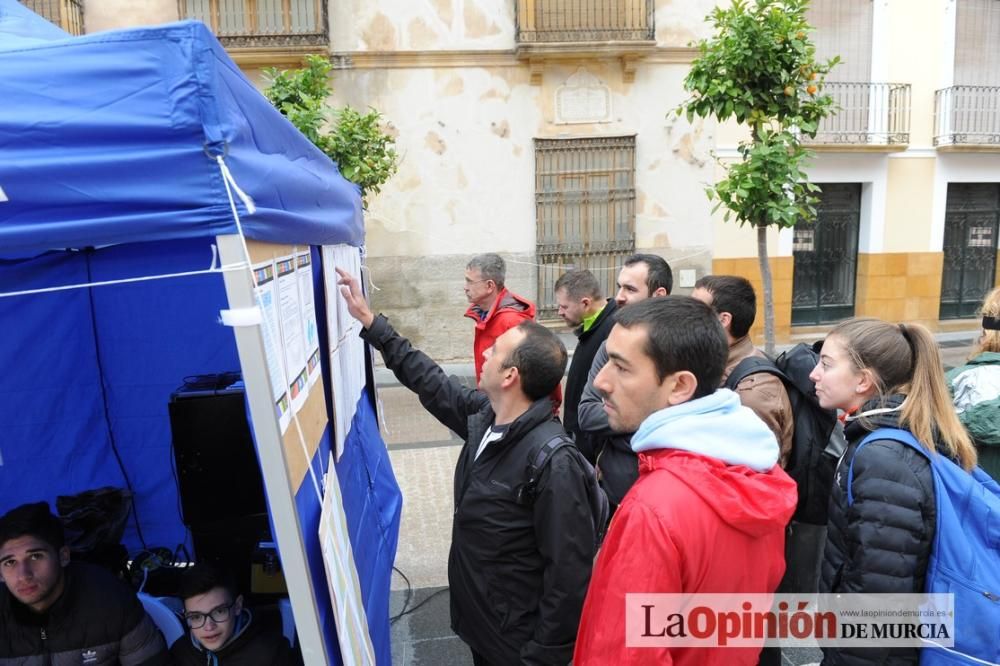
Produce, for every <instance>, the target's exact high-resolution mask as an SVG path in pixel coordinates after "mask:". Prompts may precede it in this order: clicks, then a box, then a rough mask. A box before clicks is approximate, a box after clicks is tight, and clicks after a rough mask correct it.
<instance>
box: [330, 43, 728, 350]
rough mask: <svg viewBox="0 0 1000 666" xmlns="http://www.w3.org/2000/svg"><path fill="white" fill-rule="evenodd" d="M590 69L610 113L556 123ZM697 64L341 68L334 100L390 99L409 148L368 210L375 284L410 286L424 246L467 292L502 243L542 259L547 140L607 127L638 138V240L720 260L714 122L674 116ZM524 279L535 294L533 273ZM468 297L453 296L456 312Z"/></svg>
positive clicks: (458, 327) (679, 257) (388, 108)
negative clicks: (476, 261)
mask: <svg viewBox="0 0 1000 666" xmlns="http://www.w3.org/2000/svg"><path fill="white" fill-rule="evenodd" d="M581 68H583V69H585V70H586V72H588V73H589V74H590V75H591V76H593V77H596V79H598V80H599V81H600V83H601V84H603V85H606V86H607V87H608V89H609V91H610V95H611V114H610V121H609V122H602V123H589V124H561V123H557V122H556V121H557V120H558V119H557V114H556V108H555V99H556V92H557V90H558V89H559V87H560V86H562V85H563V84H564V83H565V81H566V80H567V79H568V78H569V77H571V76H573V75H574V74H576V73H578V71H579V70H580V69H581ZM685 72H686V66H684V65H669V64H662V63H647V64H640V65H639V67H638V70H637V72H636V77H635V81H634V82H633V83H629V84H626V83H624V82H623V81H622V74H621V69H620V66H619V64H618V63H617V61H604V62H602V61H588V62H586V63H584V62H576V63H554V64H551V65H548V66H547V67H546V70H545V77H544V80H543V83H542V85H541V86H533V85H531V83H530V79H529V70H528V68H527V67H526V66H522V65H512V66H507V67H425V68H420V69H417V68H414V69H402V68H399V69H360V68H359V69H348V70H340V71H336V72H335V73H334V81H333V83H334V87H335V90H336V93H335V97H336V100H335V104H345V103H349V104H352V105H355V106H359V107H364V106H369V105H371V106H374V107H375V108H378V109H379V110H380V111H382V112H383V114H384V115H385V117H386V120H387V123H389V125H390V126H391V131H393V132H394V133H396V135H397V147H398V149H399V152H400V155H401V157H402V163H401V166H400V170H399V173H398V174H397V175H396V176H395V177H394V178H393V179H392V180H391V181H390V182H389V183H388V184H387V185H386V187H385V188H384V189H383V192H382V194H381V195H379V196H378V197H376V198H375V199H374V200H373V201H372V202H371V206H370V210H369V213H368V216H367V234H368V235H367V249H368V255H369V257H370V258H371V260H372V267H373V276H374V277H375V282H376V284H379V285H380V286H383V285H385V286H386V288H387V289H388V290H391V291H392V290H402V291H404V292H408V291H409V290H411V289H412V284H413V282H412V280H411V279H410V278H408V277H406V276H405V275H403V273H402V272H400V271H397V270H395V269H396V267H397V266H400V265H403V264H406V263H407V262H408V261H409V260H411V259H417V260H419V261H428V262H430V263H433V265H434V266H436V267H437V268H435V269H434V271H441V272H444V273H447V274H448V276H450V277H449V279H451V280H453V284H452V286H451V287H449V289H451V290H452V291H454V292H455V293H457V294H458V296H457V297H458V298H459V299H461V297H462V296H461V275H462V271H463V269H464V266H465V262H466V261H467V260H468V258H469V257H470V256H471V255H473V254H476V253H478V252H487V251H495V252H500V253H510V254H513V255H517V256H523V257H532V258H533V255H534V249H535V241H536V237H535V175H534V174H535V159H534V143H533V141H534V139H535V138H571V137H580V136H595V135H596V136H601V135H606V136H617V135H626V134H635V135H636V137H637V138H636V148H637V150H636V246H637V248H639V249H645V250H654V251H657V252H659V253H661V254H663V255H664V256H666V257H667V258H668V260H670V261H671V262H672V264H674V265H675V267H677V268H679V267H681V266H683V267H688V266H691V267H695V268H696V269H697V270H698V271H699V274H701V273H704V272H706V271H707V270H709V267H710V265H711V255H710V251H709V248H710V246H711V242H712V238H711V236H712V234H711V226H710V224H709V205H708V201H707V200H706V199H705V196H704V191H703V189H704V186H705V184H706V183H708V182H710V181H711V179H712V175H713V171H712V162H711V159H710V157H709V147H710V145H711V143H712V141H713V135H712V128H713V127H714V125H712V124H704V123H701V122H696V123H695V124H694V125H689V124H688V123H687V121H686V120H684V119H677V118H675V117H673V116H669V115H668V112H669V110H670V109H671V108H673V107H674V106H676V105H677V104H678V103H679V102H680V100H681V99H682V91H681V89H680V82H681V80H682V78H683V76H684V73H685ZM376 260H384V261H376ZM419 261H418V263H419ZM529 263H531V262H529ZM522 290H523V293H524V294H525V295H526V296H529V297H531V298H535V297H536V296H537V294H536V293H535V290H536V287H535V284H534V279H533V278H532V280H530V281H529V282H528V283H527V284H525V285H524V286H523V287H522ZM426 300H431V301H435V300H440V299H436V298H430V299H422V303H421V304H419V305H417V304H414V305H409V304H408V301H407V300H406V299H403V301H402V302H398V303H397V302H392V301H391V302H388V303H386V305H385V306H384V307H387V308H389V309H390V310H391V314H394V315H395V316H402V317H407V316H410V315H408V314H406V313H405V312H406V310H407V309H424V308H426V307H427V305H426ZM458 305H460V303H458V304H456V303H452V304H450V305H449V312H450V311H453V310H455V309H456V308H457V307H458ZM459 314H460V313H459ZM452 321H453V324H452V326H453V328H451V329H450V330H451V331H452V332H453V333H455V334H459V333H460V332H461V331H463V330H464V329H465V328H467V327H466V326H464V325H465V324H466V323H467V322H464V321H462V320H461V318H460V317H458V316H456V317H452ZM416 328H422V329H423V330H427V327H416ZM447 337H448V336H447V334H445V335H443V336H442V338H441V339H442V347H441V348H440V349H435V348H433V347H432V348H431V349H430V351H431V352H432V353H437V354H438V355H442V356H447V355H448V354H450V353H454V352H453V351H449V350H451V349H453V348H452V347H451V346H450V345H447V344H444V342H443V341H444V340H445V339H447ZM418 340H419V338H418ZM432 344H433V343H432ZM465 347H466V345H464V344H463V345H460V346H459V349H461V350H465Z"/></svg>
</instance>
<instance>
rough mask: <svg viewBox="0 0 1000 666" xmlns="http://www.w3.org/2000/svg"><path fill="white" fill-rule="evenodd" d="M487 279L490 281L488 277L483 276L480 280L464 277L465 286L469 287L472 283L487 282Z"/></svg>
mask: <svg viewBox="0 0 1000 666" xmlns="http://www.w3.org/2000/svg"><path fill="white" fill-rule="evenodd" d="M489 281H490V280H489V278H483V279H482V280H470V279H469V278H465V286H466V287H471V286H472V285H474V284H479V283H480V282H489Z"/></svg>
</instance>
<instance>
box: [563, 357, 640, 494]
mask: <svg viewBox="0 0 1000 666" xmlns="http://www.w3.org/2000/svg"><path fill="white" fill-rule="evenodd" d="M605 343H606V341H604V342H601V344H600V348H599V349H598V350H597V354H595V355H594V361H593V363H591V366H590V374H589V375H588V376H587V386H586V387H584V389H583V396H581V398H580V405H579V408H578V409H577V418H578V420H579V424H580V425H579V427H580V429H581V430H582V431H583V432H584V433H586V434H587V435H588V437H589V439H588V443H589V444H590V446H591V447H592V450H593V454H594V458H595V459H594V460H593V461H592V462H594V463H595V466H596V467H597V470H598V473H599V474H600V477H601V487H602V488H604V492H606V493H607V495H608V501H609V502H611V507H612V508H615V507H617V506H618V505H619V504H621V503H622V498H623V497H625V493H627V492H628V490H629V488H631V487H632V484H633V483H635V482H636V479H638V478H639V457H638V456H637V455H636V453H635V451H633V450H632V433H630V432H626V433H622V432H612V430H611V426H610V425H609V424H608V414H607V412H605V411H604V400H603V398H602V396H601V393H600V391H598V390H597V389H596V388H594V377H596V376H597V373H598V372H600V371H601V368H603V367H604V364H605V363H607V362H608V348H607V345H606V344H605Z"/></svg>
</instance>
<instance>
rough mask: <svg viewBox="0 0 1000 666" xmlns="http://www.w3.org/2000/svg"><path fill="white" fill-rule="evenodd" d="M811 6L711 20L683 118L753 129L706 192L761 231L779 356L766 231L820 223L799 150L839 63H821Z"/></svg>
mask: <svg viewBox="0 0 1000 666" xmlns="http://www.w3.org/2000/svg"><path fill="white" fill-rule="evenodd" d="M808 4H809V3H808V0H733V2H732V4H731V5H730V6H729V7H728V8H722V7H718V8H716V9H715V10H713V11H712V13H711V14H709V16H708V18H707V20H708V21H709V22H710V23H711V25H712V26H713V28H714V34H713V35H712V37H710V38H708V39H705V40H702V41H701V42H699V43H698V45H697V46H698V50H699V56H698V57H697V58H696V59H695V61H694V62H693V63H692V65H691V71H690V72H689V73H688V75H687V77H686V78H685V79H684V89H685V90H686V91H688V92H689V93H690V94H691V97H690V98H689V99H688V100H687V101H686V102H685V103H684V104H682V105H681V106H680V108H678V109H677V113H678V114H685V115H686V116H687V118H688V121H689V122H690V121H692V120H693V119H694V117H695V116H698V117H701V118H706V117H710V116H711V117H714V118H716V119H717V120H719V121H726V120H729V119H730V118H734V119H735V120H736V121H737V122H739V123H741V124H745V125H748V126H749V128H750V139H749V140H748V141H743V142H741V143H740V145H739V156H740V159H739V160H737V161H735V162H733V163H730V164H723V167H724V168H725V169H726V177H725V178H724V179H722V180H720V181H718V182H717V183H715V185H714V186H711V187H708V188H707V190H706V192H707V194H708V196H709V198H710V199H711V200H714V201H715V202H716V205H715V208H713V212H715V211H716V210H718V209H719V207H724V208H725V213H724V217H725V220H726V221H729V220H731V219H732V220H735V222H736V223H738V224H739V225H740V226H742V225H745V224H749V225H750V226H752V227H756V229H757V257H758V260H759V262H760V273H761V279H762V281H763V283H764V336H765V345H766V350H767V352H768V353H770V354H773V353H774V295H773V289H772V283H771V268H770V264H769V263H768V257H767V228H768V227H779V228H781V227H792V226H794V225H795V223H796V222H797V221H812V220H814V219H815V217H816V208H815V205H816V203H817V201H818V199H817V197H816V196H815V193H816V192H817V191H818V189H819V188H817V187H816V186H815V185H813V184H812V183H810V182H809V180H808V178H807V176H806V173H805V170H804V169H805V163H806V160H807V158H808V157H809V156H810V155H811V152H810V151H808V150H807V149H806V148H805V147H804V146H803V145H802V144H801V142H800V137H801V136H802V135H807V136H810V137H814V136H815V135H816V129H817V127H818V126H819V122H820V121H821V120H822V119H823V118H825V117H826V116H828V115H830V114H832V113H833V112H834V111H835V109H834V106H835V105H834V101H833V98H831V97H830V96H829V95H825V94H823V92H822V91H823V84H824V81H825V79H826V76H827V74H828V73H829V72H830V70H831V68H833V66H834V65H836V64H837V62H838V61H839V58H833V59H831V60H829V61H827V62H817V61H816V58H815V55H816V47H815V46H814V45H813V43H812V42H811V41H810V39H809V33H810V32H811V30H812V28H811V27H810V26H809V24H808V23H807V22H806V18H805V13H806V9H807V8H808Z"/></svg>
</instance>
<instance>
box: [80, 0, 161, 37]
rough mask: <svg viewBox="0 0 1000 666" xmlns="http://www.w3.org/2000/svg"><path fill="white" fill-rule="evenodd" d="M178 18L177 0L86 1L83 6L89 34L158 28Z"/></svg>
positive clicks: (84, 19) (85, 24)
mask: <svg viewBox="0 0 1000 666" xmlns="http://www.w3.org/2000/svg"><path fill="white" fill-rule="evenodd" d="M179 18H180V16H179V15H178V3H177V0H143V1H142V2H135V1H134V0H87V1H86V2H85V3H84V6H83V21H84V26H85V27H86V29H87V32H88V33H90V32H100V31H102V30H113V29H115V28H131V27H135V26H140V25H157V24H160V23H169V22H171V21H177V20H178V19H179Z"/></svg>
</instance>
